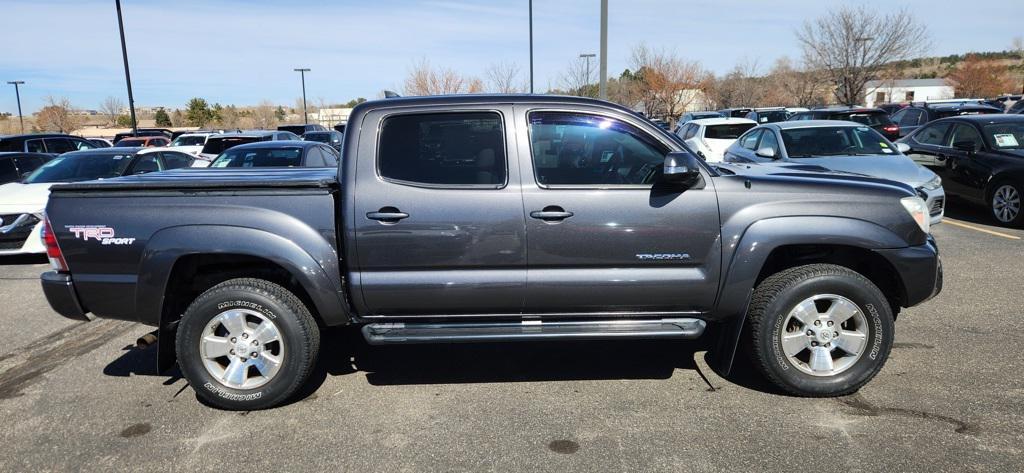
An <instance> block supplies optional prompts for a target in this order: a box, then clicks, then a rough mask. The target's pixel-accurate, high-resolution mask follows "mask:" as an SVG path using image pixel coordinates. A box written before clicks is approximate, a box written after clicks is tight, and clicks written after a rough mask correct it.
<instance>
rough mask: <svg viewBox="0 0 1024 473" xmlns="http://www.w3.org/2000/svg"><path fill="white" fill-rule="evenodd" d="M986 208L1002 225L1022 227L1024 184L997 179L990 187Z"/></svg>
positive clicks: (1023, 219)
mask: <svg viewBox="0 0 1024 473" xmlns="http://www.w3.org/2000/svg"><path fill="white" fill-rule="evenodd" d="M991 189H992V191H991V192H990V193H989V195H988V210H989V212H990V215H992V218H994V219H995V220H996V221H997V222H999V223H1000V224H1002V225H1009V226H1011V227H1017V228H1020V227H1024V186H1022V185H1021V184H1020V183H1017V182H1012V181H1006V180H1004V181H999V182H997V183H996V184H995V185H993V186H992V187H991Z"/></svg>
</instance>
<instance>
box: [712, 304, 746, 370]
mask: <svg viewBox="0 0 1024 473" xmlns="http://www.w3.org/2000/svg"><path fill="white" fill-rule="evenodd" d="M753 294H754V291H753V289H751V291H750V292H749V293H748V294H747V302H746V304H743V313H741V314H739V315H737V316H736V317H733V318H732V320H731V321H730V322H728V323H724V324H722V325H721V328H720V330H721V333H719V334H718V341H717V342H716V343H715V348H714V351H713V352H712V353H711V355H712V356H711V363H710V366H711V368H713V369H714V370H715V371H716V372H717V373H718V375H719V376H721V377H723V378H724V377H726V376H728V375H729V373H730V372H731V371H732V365H733V361H735V359H736V349H737V348H738V347H739V344H740V337H741V336H742V335H743V325H744V324H745V323H746V320H747V310H749V309H750V298H751V296H753Z"/></svg>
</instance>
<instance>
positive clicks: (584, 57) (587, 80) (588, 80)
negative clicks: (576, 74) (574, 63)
mask: <svg viewBox="0 0 1024 473" xmlns="http://www.w3.org/2000/svg"><path fill="white" fill-rule="evenodd" d="M596 56H597V55H596V54H594V53H583V54H580V57H581V58H583V59H584V60H585V61H587V66H586V67H587V72H586V74H587V79H586V81H584V82H585V83H584V84H583V86H584V87H587V86H589V85H590V58H592V57H596Z"/></svg>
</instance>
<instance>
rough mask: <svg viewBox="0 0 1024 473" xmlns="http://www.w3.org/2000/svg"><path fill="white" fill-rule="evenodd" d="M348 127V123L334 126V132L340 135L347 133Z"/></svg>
mask: <svg viewBox="0 0 1024 473" xmlns="http://www.w3.org/2000/svg"><path fill="white" fill-rule="evenodd" d="M346 126H348V123H339V124H337V125H334V131H336V132H338V133H345V127H346Z"/></svg>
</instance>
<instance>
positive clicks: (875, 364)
mask: <svg viewBox="0 0 1024 473" xmlns="http://www.w3.org/2000/svg"><path fill="white" fill-rule="evenodd" d="M829 314H831V316H829ZM858 314H859V315H858ZM747 317H748V321H749V323H748V325H747V326H748V331H747V333H746V335H747V336H746V337H745V344H746V348H747V349H748V350H747V351H748V354H749V355H750V358H751V364H752V365H753V366H754V368H755V369H756V370H757V371H759V372H760V373H761V374H762V375H763V376H764V377H765V378H767V379H768V380H769V381H770V382H771V383H772V384H774V385H775V386H777V387H779V388H780V389H782V390H783V391H785V392H787V393H789V394H792V395H796V396H810V397H831V396H843V395H847V394H850V393H853V392H855V391H857V390H858V389H860V387H861V386H864V385H865V384H866V383H867V382H868V381H870V380H871V378H873V377H874V376H875V375H876V374H878V372H879V371H880V370H881V369H882V366H883V365H884V364H885V360H886V359H887V358H888V357H889V351H890V350H891V349H892V342H893V336H894V334H895V332H894V324H893V320H894V318H893V315H892V309H891V308H890V306H889V302H888V301H887V300H886V298H885V296H884V295H883V294H882V291H880V290H879V289H878V287H877V286H875V285H874V284H873V283H872V282H871V281H870V280H868V279H867V278H865V277H864V276H862V275H860V274H859V273H857V272H855V271H852V270H850V269H848V268H845V267H842V266H836V265H831V264H811V265H805V266H798V267H795V268H790V269H787V270H784V271H781V272H779V273H776V274H774V275H772V276H770V277H768V278H767V279H765V280H764V281H763V282H761V284H759V285H758V286H757V289H755V290H754V294H753V296H752V298H751V301H750V310H749V311H748V313H747ZM814 321H817V322H814ZM835 334H840V336H836V335H835ZM784 336H785V338H784ZM858 347H859V349H858ZM853 352H856V355H855V354H853ZM826 358H828V359H827V360H826Z"/></svg>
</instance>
